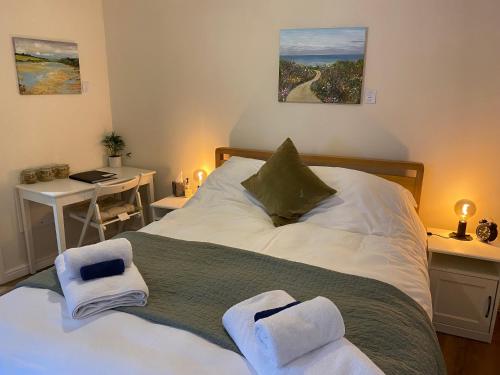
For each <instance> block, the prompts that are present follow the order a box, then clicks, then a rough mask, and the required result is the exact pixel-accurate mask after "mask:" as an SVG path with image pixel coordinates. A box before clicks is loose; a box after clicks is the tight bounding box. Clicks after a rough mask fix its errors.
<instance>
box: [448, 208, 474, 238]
mask: <svg viewBox="0 0 500 375" xmlns="http://www.w3.org/2000/svg"><path fill="white" fill-rule="evenodd" d="M455 213H456V214H457V216H458V228H457V231H456V232H452V233H450V237H451V238H454V239H456V240H460V241H472V236H470V235H468V234H466V233H465V230H466V229H467V220H468V219H469V218H470V217H472V216H474V214H475V213H476V205H475V204H474V202H472V201H470V200H468V199H460V200H459V201H458V202H457V203H455Z"/></svg>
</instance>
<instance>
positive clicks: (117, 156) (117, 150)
mask: <svg viewBox="0 0 500 375" xmlns="http://www.w3.org/2000/svg"><path fill="white" fill-rule="evenodd" d="M101 143H102V144H103V146H104V147H105V148H106V152H107V153H108V163H109V166H110V167H112V168H119V167H121V166H122V152H123V150H124V149H125V146H126V144H125V141H124V140H123V138H122V137H121V136H120V135H118V134H116V133H115V132H114V131H113V132H111V133H110V134H107V135H105V136H104V138H103V139H102V141H101ZM130 155H131V153H130V152H129V153H127V154H126V156H128V157H130Z"/></svg>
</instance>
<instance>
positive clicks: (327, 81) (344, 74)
mask: <svg viewBox="0 0 500 375" xmlns="http://www.w3.org/2000/svg"><path fill="white" fill-rule="evenodd" d="M365 50H366V28H365V27H342V28H331V29H285V30H281V31H280V59H279V88H278V100H279V101H280V102H295V103H338V104H360V103H361V91H362V86H363V71H364V64H365Z"/></svg>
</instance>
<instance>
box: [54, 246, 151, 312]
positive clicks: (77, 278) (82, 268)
mask: <svg viewBox="0 0 500 375" xmlns="http://www.w3.org/2000/svg"><path fill="white" fill-rule="evenodd" d="M132 258H133V255H132V245H131V244H130V242H129V241H128V240H127V239H125V238H119V239H115V240H108V241H103V242H100V243H97V244H94V245H89V246H83V247H79V248H73V249H69V250H66V251H65V252H64V253H62V254H60V255H59V256H58V257H57V258H56V261H55V266H56V270H57V276H58V277H59V282H60V284H61V288H62V290H63V293H64V297H65V299H66V305H67V306H68V310H69V312H70V314H71V316H72V317H73V318H74V319H85V318H88V317H89V316H92V315H95V314H97V313H100V312H102V311H105V310H109V309H112V308H115V307H119V306H144V305H146V303H147V298H148V295H149V290H148V287H147V285H146V283H145V282H144V279H143V278H142V276H141V274H140V273H139V270H138V269H137V267H136V266H135V265H134V263H133V261H132Z"/></svg>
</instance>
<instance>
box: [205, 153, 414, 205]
mask: <svg viewBox="0 0 500 375" xmlns="http://www.w3.org/2000/svg"><path fill="white" fill-rule="evenodd" d="M272 154H273V152H272V151H259V150H251V149H245V148H232V147H219V148H217V149H215V166H216V167H220V166H221V165H222V164H224V162H225V161H226V160H228V159H229V158H230V157H231V156H241V157H244V158H251V159H259V160H267V159H269V157H270V156H271V155H272ZM300 157H301V159H302V161H303V162H304V163H305V164H307V165H317V166H326V167H342V168H349V169H356V170H359V171H363V172H368V173H372V174H375V175H377V176H379V177H382V178H385V179H386V180H389V181H392V182H395V183H398V184H400V185H401V186H403V187H404V188H406V189H408V190H409V191H410V192H411V193H412V194H413V197H414V198H415V201H416V202H417V204H418V205H420V194H421V192H422V182H423V179H424V165H423V164H422V163H414V162H409V161H393V160H379V159H363V158H348V157H342V156H327V155H312V154H300ZM417 210H418V207H417Z"/></svg>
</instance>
